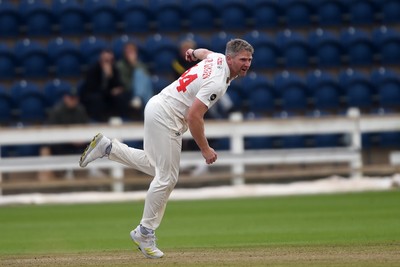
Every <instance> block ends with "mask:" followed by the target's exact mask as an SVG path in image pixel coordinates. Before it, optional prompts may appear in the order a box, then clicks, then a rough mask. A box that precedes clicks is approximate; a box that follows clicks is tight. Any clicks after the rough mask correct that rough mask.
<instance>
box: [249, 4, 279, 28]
mask: <svg viewBox="0 0 400 267" xmlns="http://www.w3.org/2000/svg"><path fill="white" fill-rule="evenodd" d="M249 6H250V8H251V10H252V18H253V25H254V26H255V27H256V28H257V29H265V28H276V27H279V25H280V24H281V17H282V10H281V8H280V5H279V3H278V1H277V0H272V1H265V0H255V1H251V2H250V3H249Z"/></svg>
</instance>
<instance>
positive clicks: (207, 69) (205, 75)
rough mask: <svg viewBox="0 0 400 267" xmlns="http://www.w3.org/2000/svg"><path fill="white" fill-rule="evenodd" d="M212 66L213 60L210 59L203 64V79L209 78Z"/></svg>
mask: <svg viewBox="0 0 400 267" xmlns="http://www.w3.org/2000/svg"><path fill="white" fill-rule="evenodd" d="M212 66H213V60H212V59H211V58H207V59H206V61H205V64H204V70H203V79H206V78H208V77H210V75H211V71H212Z"/></svg>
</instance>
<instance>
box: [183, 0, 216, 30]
mask: <svg viewBox="0 0 400 267" xmlns="http://www.w3.org/2000/svg"><path fill="white" fill-rule="evenodd" d="M185 12H186V13H187V14H190V16H188V28H189V29H190V30H192V31H213V30H214V29H215V27H216V26H217V18H218V11H217V8H216V5H215V3H214V1H212V0H189V1H188V3H187V5H185Z"/></svg>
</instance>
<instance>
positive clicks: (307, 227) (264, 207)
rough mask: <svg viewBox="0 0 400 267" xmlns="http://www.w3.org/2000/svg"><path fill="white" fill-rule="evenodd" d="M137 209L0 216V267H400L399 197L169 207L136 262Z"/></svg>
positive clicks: (16, 211) (5, 211)
mask: <svg viewBox="0 0 400 267" xmlns="http://www.w3.org/2000/svg"><path fill="white" fill-rule="evenodd" d="M142 209H143V203H142V202H134V203H113V204H104V203H103V204H90V205H89V204H85V205H43V206H12V207H11V206H8V207H1V208H0V266H158V265H162V266H400V193H399V192H398V191H390V192H368V193H353V194H332V195H308V196H288V197H266V198H247V199H226V200H207V201H171V202H170V203H169V205H168V208H167V212H166V216H165V217H164V221H163V224H162V226H161V227H160V228H159V230H158V231H157V236H158V239H159V240H158V244H159V247H160V248H161V249H162V250H163V251H164V252H165V257H164V258H163V259H159V260H148V259H145V258H144V257H143V256H142V254H140V252H138V251H137V250H136V249H134V246H133V243H132V241H131V240H130V238H129V232H130V230H131V229H132V228H133V227H135V226H136V225H137V223H138V222H139V220H140V217H141V214H142Z"/></svg>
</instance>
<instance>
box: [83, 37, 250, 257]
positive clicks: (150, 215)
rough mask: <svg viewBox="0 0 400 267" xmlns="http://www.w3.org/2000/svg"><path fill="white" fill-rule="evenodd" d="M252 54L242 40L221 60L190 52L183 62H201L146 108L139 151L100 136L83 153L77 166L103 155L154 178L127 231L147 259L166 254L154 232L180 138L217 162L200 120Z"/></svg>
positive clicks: (173, 176) (172, 180)
mask: <svg viewBox="0 0 400 267" xmlns="http://www.w3.org/2000/svg"><path fill="white" fill-rule="evenodd" d="M253 53H254V49H253V47H252V46H251V45H250V44H249V43H248V42H246V41H245V40H242V39H233V40H231V41H229V42H228V43H227V44H226V50H225V55H224V54H220V53H215V52H212V51H210V50H208V49H205V48H199V49H195V50H193V49H188V50H187V51H186V60H188V61H197V60H200V62H199V63H198V64H197V65H195V66H193V67H192V68H190V69H188V70H187V71H186V72H185V73H183V74H182V75H181V77H180V78H179V79H177V80H175V81H174V82H173V83H171V84H170V85H168V86H167V87H165V88H164V89H163V90H162V91H161V92H160V93H159V94H157V95H155V96H153V97H152V98H151V99H150V100H149V102H148V103H147V105H146V107H145V111H144V116H145V117H144V137H143V147H144V149H143V150H141V149H136V148H133V147H128V146H127V145H126V144H123V143H121V142H119V141H118V140H116V139H112V140H111V139H109V138H108V137H106V136H104V135H102V134H101V133H99V134H97V135H96V136H95V137H94V138H93V140H92V141H91V143H90V144H89V145H88V146H87V148H86V149H85V151H84V152H83V154H82V156H81V158H80V161H79V165H80V166H81V167H86V166H87V165H88V164H89V163H90V162H92V161H94V160H96V159H98V158H102V157H104V156H107V157H108V159H110V160H113V161H116V162H119V163H122V164H124V165H126V166H128V167H132V168H134V169H136V170H139V171H142V172H144V173H146V174H148V175H151V176H154V178H153V180H152V182H151V183H150V187H149V189H148V192H147V195H146V199H145V204H144V211H143V216H142V219H141V221H140V224H139V225H138V226H137V227H136V229H134V230H132V231H131V232H130V236H131V238H132V240H133V241H134V243H135V244H136V245H137V246H138V248H139V249H140V251H141V252H142V253H143V254H144V255H145V256H146V257H148V258H161V257H162V256H163V255H164V253H163V252H162V251H161V250H159V249H158V248H157V246H156V242H155V240H156V238H155V230H156V229H157V228H158V227H159V225H160V223H161V220H162V218H163V215H164V211H165V207H166V204H167V201H168V198H169V196H170V194H171V191H172V190H173V189H174V187H175V185H176V183H177V181H178V176H179V166H180V156H181V150H182V134H183V133H184V132H185V131H186V130H187V129H188V128H189V130H190V133H191V134H192V136H193V139H194V140H195V142H196V144H197V145H198V147H199V149H200V151H201V154H202V155H203V157H204V159H205V162H206V163H207V164H212V163H214V162H215V161H216V160H217V153H216V152H215V151H214V149H213V148H212V147H210V146H209V144H208V141H207V138H206V136H205V133H204V115H205V113H206V112H207V110H208V109H209V108H211V107H212V106H213V105H214V104H215V103H216V102H217V101H218V99H219V98H220V97H221V96H222V95H223V94H225V92H226V90H227V88H228V86H229V85H230V83H231V81H232V80H233V79H235V78H236V77H238V76H245V75H246V73H247V71H248V70H249V68H250V65H251V61H252V58H253ZM156 56H157V55H156Z"/></svg>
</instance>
